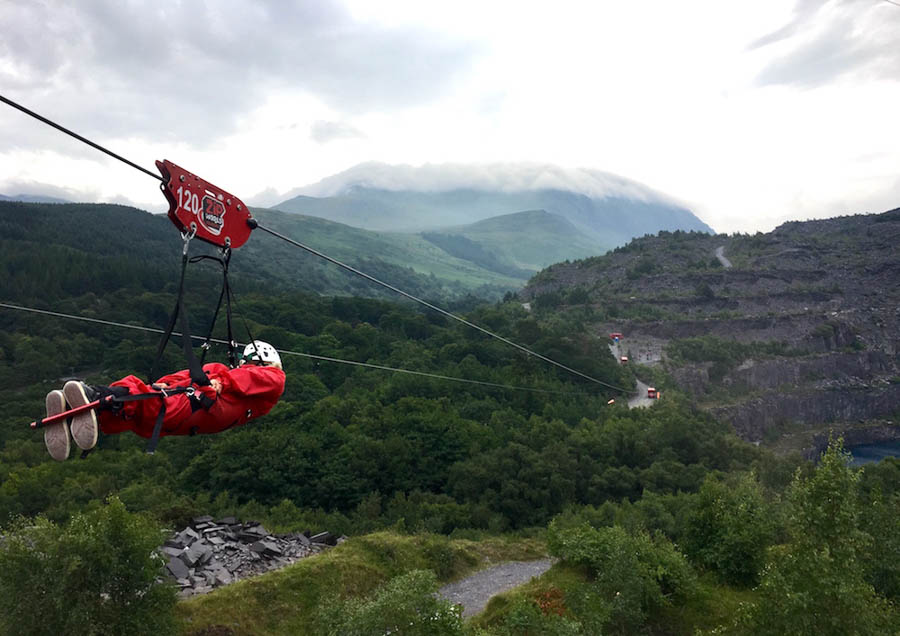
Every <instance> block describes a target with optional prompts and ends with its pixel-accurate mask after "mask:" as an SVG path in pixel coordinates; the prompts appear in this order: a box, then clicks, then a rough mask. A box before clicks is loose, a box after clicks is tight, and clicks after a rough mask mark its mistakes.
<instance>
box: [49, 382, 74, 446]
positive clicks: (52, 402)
mask: <svg viewBox="0 0 900 636" xmlns="http://www.w3.org/2000/svg"><path fill="white" fill-rule="evenodd" d="M44 403H45V404H46V406H47V417H50V416H51V415H58V414H59V413H62V412H63V411H65V410H66V396H65V395H64V394H63V392H62V391H60V390H58V389H57V390H56V391H50V393H48V394H47V398H46V399H45V400H44ZM44 446H46V447H47V452H48V453H50V457H52V458H53V459H55V460H56V461H58V462H61V461H65V460H66V459H68V458H69V450H70V448H71V444H70V442H69V423H68V421H66V420H63V421H61V422H57V423H56V424H50V425H48V426H45V427H44Z"/></svg>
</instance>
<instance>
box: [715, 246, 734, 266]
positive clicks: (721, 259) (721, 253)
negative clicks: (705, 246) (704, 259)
mask: <svg viewBox="0 0 900 636" xmlns="http://www.w3.org/2000/svg"><path fill="white" fill-rule="evenodd" d="M716 258H718V259H719V262H720V263H722V267H731V261H729V260H728V259H727V258H726V257H725V246H724V245H720V246H719V247H717V248H716Z"/></svg>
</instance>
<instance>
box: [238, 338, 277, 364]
mask: <svg viewBox="0 0 900 636" xmlns="http://www.w3.org/2000/svg"><path fill="white" fill-rule="evenodd" d="M246 362H258V363H262V364H268V365H272V366H273V367H278V368H279V369H281V368H282V367H281V356H279V355H278V352H277V351H275V347H273V346H272V345H270V344H269V343H268V342H263V341H262V340H254V341H253V342H251V343H250V344H248V345H247V346H246V347H244V354H243V355H242V356H241V364H244V363H246Z"/></svg>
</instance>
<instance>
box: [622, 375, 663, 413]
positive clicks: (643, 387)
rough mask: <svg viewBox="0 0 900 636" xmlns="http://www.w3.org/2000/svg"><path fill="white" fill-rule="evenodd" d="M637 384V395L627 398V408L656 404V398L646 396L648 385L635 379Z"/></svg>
mask: <svg viewBox="0 0 900 636" xmlns="http://www.w3.org/2000/svg"><path fill="white" fill-rule="evenodd" d="M636 384H637V395H634V396H632V397H630V398H628V408H630V409H636V408H638V407H640V406H653V405H654V404H656V400H653V399H651V398H648V397H647V389H648V388H649V385H647V384H644V383H643V382H641V381H640V380H637V381H636Z"/></svg>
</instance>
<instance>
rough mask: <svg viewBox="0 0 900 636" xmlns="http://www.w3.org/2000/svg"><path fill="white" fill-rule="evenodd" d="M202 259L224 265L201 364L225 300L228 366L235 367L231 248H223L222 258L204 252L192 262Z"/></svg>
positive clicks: (204, 342)
mask: <svg viewBox="0 0 900 636" xmlns="http://www.w3.org/2000/svg"><path fill="white" fill-rule="evenodd" d="M202 260H211V261H216V262H217V263H219V264H220V265H221V266H222V291H221V292H220V293H219V302H218V303H217V304H216V311H215V313H213V318H212V322H210V323H209V331H208V332H207V333H206V340H204V341H203V344H202V345H201V349H202V350H203V353H201V354H200V364H201V365H202V364H203V362H204V361H205V360H206V352H207V351H209V346H210V344H209V343H210V341H211V340H212V334H213V330H214V329H215V327H216V320H218V318H219V310H220V309H221V308H222V301H225V325H226V328H227V330H228V339H227V342H228V366H230V367H231V368H232V369H233V368H234V367H236V366H237V357H236V355H235V349H236V348H237V343H236V342H235V341H234V330H233V328H232V313H231V299H232V292H231V285H230V283H229V282H228V264H229V263H230V262H231V248H228V247H226V248H225V249H223V250H222V257H221V258H218V257H216V256H209V255H207V254H202V255H200V256H195V257H193V258H192V259H191V260H190V262H191V263H196V262H199V261H202Z"/></svg>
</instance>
